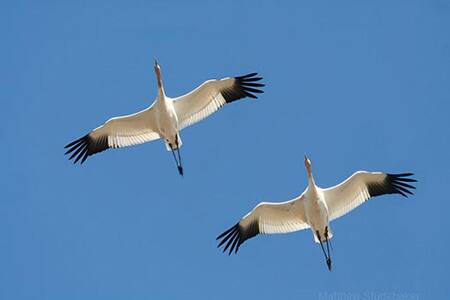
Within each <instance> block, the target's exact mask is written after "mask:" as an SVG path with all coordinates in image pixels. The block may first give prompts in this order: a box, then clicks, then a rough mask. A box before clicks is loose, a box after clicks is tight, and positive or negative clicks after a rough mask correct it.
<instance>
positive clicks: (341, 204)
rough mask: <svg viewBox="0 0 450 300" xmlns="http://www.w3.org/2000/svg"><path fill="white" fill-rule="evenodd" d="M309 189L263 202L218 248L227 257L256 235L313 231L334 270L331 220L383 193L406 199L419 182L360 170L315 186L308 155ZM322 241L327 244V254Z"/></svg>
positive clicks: (222, 238)
mask: <svg viewBox="0 0 450 300" xmlns="http://www.w3.org/2000/svg"><path fill="white" fill-rule="evenodd" d="M304 163H305V167H306V171H307V174H308V187H307V188H306V190H305V191H304V192H303V193H302V194H301V195H300V196H298V197H296V198H294V199H292V200H289V201H286V202H281V203H268V202H262V203H260V204H258V205H257V206H256V207H255V208H254V209H253V210H252V211H251V212H249V213H248V214H247V215H245V216H244V217H243V218H242V219H241V220H240V221H239V222H238V223H237V224H236V225H234V226H233V227H231V228H230V229H228V230H227V231H225V232H223V233H222V234H221V235H219V236H218V237H217V240H220V242H219V244H218V246H217V247H220V246H222V245H225V246H224V248H223V252H225V251H226V250H227V249H228V248H229V252H228V254H231V253H232V252H233V250H234V253H236V252H237V251H238V250H239V247H240V246H241V244H242V243H243V242H245V241H246V240H247V239H249V238H252V237H254V236H256V235H257V234H259V233H261V234H270V233H288V232H294V231H298V230H302V229H307V228H311V230H312V232H313V235H314V241H315V242H316V243H320V246H321V248H322V252H323V254H324V255H325V260H326V263H327V266H328V269H329V270H330V271H331V256H330V246H331V244H330V239H331V238H332V237H333V233H332V231H331V229H330V221H332V220H334V219H337V218H339V217H341V216H343V215H345V214H346V213H348V212H350V211H351V210H353V209H354V208H356V207H357V206H359V205H361V204H362V203H364V202H365V201H367V200H368V199H369V198H372V197H376V196H380V195H384V194H400V195H402V196H404V197H407V194H411V195H412V192H411V189H415V187H414V186H412V185H410V184H408V182H409V183H412V182H416V180H415V179H412V178H409V177H410V176H411V175H413V174H412V173H403V174H387V173H381V172H366V171H358V172H356V173H354V174H353V175H352V176H350V177H349V178H347V179H346V180H345V181H344V182H342V183H340V184H338V185H336V186H333V187H330V188H326V189H323V188H320V187H318V186H316V184H315V182H314V178H313V175H312V171H311V161H310V160H309V159H308V158H307V157H306V155H305V161H304ZM323 242H326V247H327V251H326V252H325V249H324V246H323Z"/></svg>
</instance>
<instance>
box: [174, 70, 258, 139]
mask: <svg viewBox="0 0 450 300" xmlns="http://www.w3.org/2000/svg"><path fill="white" fill-rule="evenodd" d="M257 75H258V74H257V73H251V74H247V75H244V76H239V77H232V78H230V77H228V78H224V79H220V80H208V81H205V82H204V83H203V84H202V85H200V86H199V87H197V88H196V89H195V90H193V91H191V92H190V93H188V94H186V95H183V96H181V97H178V98H175V99H174V107H175V111H176V113H177V116H178V122H179V129H180V130H181V129H183V128H185V127H188V126H190V125H192V124H194V123H197V122H199V121H201V120H203V119H204V118H206V117H208V116H209V115H211V114H212V113H214V112H216V111H217V110H219V109H220V108H221V107H222V106H224V105H225V104H226V103H231V102H233V101H235V100H238V99H241V98H245V97H250V98H257V97H256V95H255V94H256V93H263V91H262V90H260V89H259V88H261V87H263V86H264V84H262V83H258V82H257V81H259V80H261V79H262V77H256V76H257Z"/></svg>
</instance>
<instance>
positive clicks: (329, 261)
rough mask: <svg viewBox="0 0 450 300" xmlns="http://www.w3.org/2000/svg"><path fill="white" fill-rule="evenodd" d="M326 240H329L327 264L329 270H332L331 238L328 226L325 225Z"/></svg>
mask: <svg viewBox="0 0 450 300" xmlns="http://www.w3.org/2000/svg"><path fill="white" fill-rule="evenodd" d="M325 240H326V242H327V253H328V257H327V266H328V270H330V271H331V255H330V246H329V243H330V240H329V239H328V226H327V227H325Z"/></svg>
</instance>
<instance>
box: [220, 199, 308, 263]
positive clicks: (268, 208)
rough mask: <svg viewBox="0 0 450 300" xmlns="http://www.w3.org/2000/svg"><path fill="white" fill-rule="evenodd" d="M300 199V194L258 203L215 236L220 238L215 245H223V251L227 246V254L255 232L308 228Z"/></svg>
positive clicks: (235, 250) (285, 231) (283, 231)
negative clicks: (234, 223)
mask: <svg viewBox="0 0 450 300" xmlns="http://www.w3.org/2000/svg"><path fill="white" fill-rule="evenodd" d="M302 199H303V198H302V197H301V196H300V197H298V198H296V199H293V200H290V201H286V202H282V203H267V202H262V203H260V204H258V205H257V206H256V207H255V208H254V209H253V210H252V211H251V212H249V213H248V214H247V215H245V217H243V218H242V219H241V220H240V221H239V223H237V224H236V225H234V226H233V227H231V228H230V229H228V230H227V231H225V232H223V233H222V234H221V235H219V236H218V237H217V238H216V239H217V240H220V242H219V244H218V246H217V247H220V246H222V245H225V246H224V248H223V252H225V251H226V250H227V249H228V248H229V249H230V250H229V252H228V254H231V253H232V252H233V250H234V253H236V252H237V251H238V250H239V247H240V246H241V244H242V243H243V242H245V241H246V240H248V239H250V238H252V237H254V236H256V235H257V234H260V233H264V234H269V233H288V232H293V231H298V230H302V229H306V228H309V225H308V224H307V223H306V216H305V208H304V202H303V200H302Z"/></svg>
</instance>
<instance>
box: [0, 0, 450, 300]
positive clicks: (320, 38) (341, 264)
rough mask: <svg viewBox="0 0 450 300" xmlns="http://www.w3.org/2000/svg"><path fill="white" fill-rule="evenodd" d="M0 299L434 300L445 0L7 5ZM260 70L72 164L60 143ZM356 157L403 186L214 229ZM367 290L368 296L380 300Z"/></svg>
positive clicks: (357, 163) (440, 242) (443, 177)
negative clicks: (306, 213)
mask: <svg viewBox="0 0 450 300" xmlns="http://www.w3.org/2000/svg"><path fill="white" fill-rule="evenodd" d="M0 25H1V26H0V28H1V29H0V32H1V36H2V47H0V54H1V55H0V57H1V61H2V63H1V65H2V68H1V72H0V82H2V85H1V86H2V88H1V89H0V96H1V99H2V106H3V107H2V109H1V110H0V115H1V117H2V125H1V126H0V143H1V145H2V147H1V150H0V151H1V155H0V157H1V158H0V159H1V166H2V171H1V172H0V187H1V191H2V193H1V194H2V196H1V201H0V266H1V268H0V298H1V299H158V298H159V299H161V298H172V299H188V298H191V299H232V298H244V297H249V298H253V299H274V298H275V297H279V299H300V298H303V297H306V298H310V299H318V298H319V299H320V298H321V297H322V299H333V298H332V297H335V298H334V299H336V297H337V296H342V295H347V296H349V297H350V296H352V297H354V296H358V297H363V296H364V295H366V296H367V295H375V296H378V297H380V296H383V295H387V296H389V297H391V298H392V299H394V297H395V296H396V295H406V296H407V297H408V298H402V299H418V298H419V297H420V298H421V299H425V298H434V299H438V298H443V297H444V296H445V295H447V296H448V294H449V293H450V290H449V286H448V284H447V277H448V269H449V267H450V258H449V256H448V246H449V242H450V238H449V234H448V232H447V228H448V227H449V226H450V221H449V218H448V216H447V212H448V211H449V210H450V204H449V203H450V202H449V198H448V196H447V195H445V194H443V191H445V189H446V188H447V187H448V185H449V176H448V170H449V167H450V159H449V147H450V135H449V132H448V130H449V126H450V118H449V111H450V105H449V102H450V99H449V96H450V34H449V29H450V4H449V2H448V1H444V0H434V1H295V2H294V1H292V2H290V3H283V4H280V3H279V2H275V1H260V2H258V3H257V2H256V1H254V2H250V1H233V2H225V1H222V2H218V1H217V2H216V1H205V2H200V1H199V2H195V3H194V2H193V1H179V2H177V1H175V2H171V1H131V2H129V1H95V3H91V2H90V1H76V2H75V1H48V2H46V1H39V2H36V1H8V2H7V1H4V2H2V3H1V4H0ZM154 57H157V58H158V60H159V62H160V64H161V66H162V71H163V77H164V82H165V87H166V93H167V94H168V95H169V96H177V95H180V94H183V93H186V92H187V91H189V90H191V89H193V88H194V87H196V86H197V85H199V84H200V83H201V82H203V81H204V80H206V79H210V78H221V77H226V76H234V75H242V74H246V73H249V72H253V71H257V72H259V73H261V74H262V75H263V76H264V81H265V83H266V84H267V86H266V88H265V91H266V93H265V94H263V95H262V96H261V97H260V99H259V100H257V101H253V100H245V101H240V102H237V103H234V104H232V105H229V106H227V107H225V108H224V109H223V110H221V111H220V112H219V113H217V114H215V115H214V116H212V117H210V118H209V119H207V120H206V121H205V122H202V123H199V124H198V125H195V126H193V127H192V128H188V129H186V130H184V131H183V132H182V138H183V142H184V145H183V148H182V154H183V158H184V165H185V177H184V178H181V177H180V176H179V175H178V174H177V171H176V168H175V166H174V164H173V161H172V157H171V155H170V154H169V153H167V152H166V150H165V147H164V145H163V143H161V142H160V141H159V142H153V143H149V144H145V145H141V146H139V147H134V148H128V149H122V150H117V151H107V152H104V153H102V154H100V155H97V156H95V157H93V158H91V159H89V160H88V161H87V162H86V163H85V164H84V165H83V166H82V167H79V166H74V165H72V163H71V162H69V161H67V160H66V158H67V157H64V155H63V153H64V151H63V146H64V145H65V144H66V143H67V142H70V141H71V140H73V139H74V138H78V137H79V136H81V135H84V134H85V133H87V132H88V131H89V130H91V129H93V128H95V127H96V126H98V125H100V124H101V123H102V122H104V121H105V120H106V119H108V118H109V117H111V116H115V115H120V114H128V113H132V112H135V111H137V110H140V109H142V108H145V107H146V106H148V105H149V104H150V103H151V102H152V101H153V99H154V97H155V95H156V81H155V76H154V74H153V69H152V63H153V58H154ZM304 153H307V154H308V155H309V156H310V158H311V160H312V163H313V170H314V173H315V178H316V182H317V184H318V185H320V186H330V185H334V184H336V183H338V182H340V181H342V180H343V179H345V178H346V177H347V176H349V175H350V174H351V173H353V172H354V171H356V170H361V169H362V170H371V171H386V172H392V173H395V172H406V171H411V172H414V173H415V174H416V178H417V179H418V180H419V183H418V184H417V187H418V189H417V193H416V195H415V196H413V197H410V198H408V199H404V198H401V197H399V196H385V197H382V198H376V199H375V200H372V201H369V202H368V203H366V204H365V205H364V206H362V207H359V208H358V209H357V210H355V211H354V212H352V213H350V214H349V215H347V216H345V217H344V218H342V219H339V220H337V221H335V222H334V223H332V228H333V231H334V239H333V246H334V252H333V259H334V269H333V272H331V273H330V272H328V270H327V268H326V266H325V263H324V260H323V257H322V253H321V251H320V248H319V247H318V246H317V245H316V244H314V242H313V238H312V234H311V232H310V231H302V232H298V233H294V234H290V235H277V236H260V237H257V238H255V239H252V240H250V241H248V242H247V243H246V244H244V245H243V246H242V247H241V249H240V252H239V254H238V255H236V256H231V257H228V256H227V255H223V254H222V253H221V252H220V251H219V250H218V249H216V241H215V237H216V236H217V234H219V233H221V232H222V231H223V230H224V229H227V228H228V227H229V226H231V225H233V224H235V222H237V221H238V220H239V218H240V217H241V216H243V215H244V214H245V213H247V212H248V211H249V210H250V209H252V208H253V207H254V206H255V205H256V204H257V203H259V202H260V201H282V200H287V199H290V198H292V197H294V196H296V195H298V194H299V193H301V192H302V191H303V189H304V188H305V186H306V173H305V170H304V167H303V165H302V156H303V154H304ZM391 298H383V299H391Z"/></svg>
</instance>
